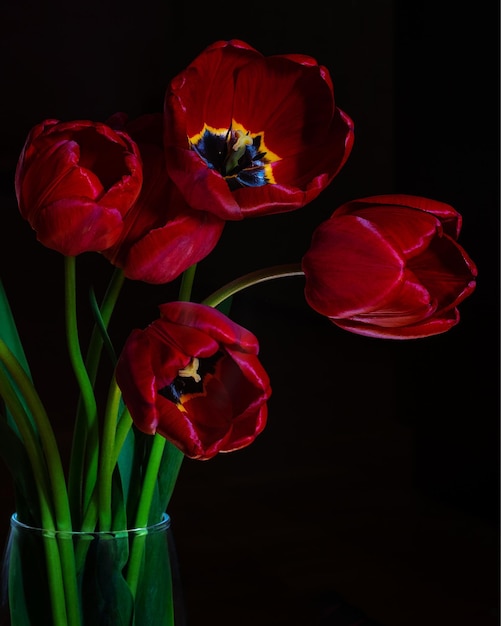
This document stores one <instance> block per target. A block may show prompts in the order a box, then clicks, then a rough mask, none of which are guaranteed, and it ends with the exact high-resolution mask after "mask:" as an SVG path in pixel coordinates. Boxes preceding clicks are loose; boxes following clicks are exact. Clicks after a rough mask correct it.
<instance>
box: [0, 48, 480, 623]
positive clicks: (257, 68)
mask: <svg viewBox="0 0 501 626" xmlns="http://www.w3.org/2000/svg"><path fill="white" fill-rule="evenodd" d="M161 108H162V107H160V109H161ZM353 141H354V123H353V121H352V119H351V118H350V117H349V116H348V115H347V114H346V113H345V112H344V111H343V110H341V109H340V108H339V107H338V106H337V103H336V100H335V97H334V88H333V82H332V79H331V76H330V74H329V71H328V69H327V68H326V67H324V66H322V65H320V64H319V63H318V62H317V61H316V60H315V59H313V58H311V57H309V56H306V55H303V54H282V55H275V56H269V57H266V56H263V55H262V54H261V53H260V52H258V51H257V50H255V49H254V48H253V47H251V46H250V45H248V44H247V43H245V42H242V41H238V40H232V41H218V42H216V43H214V44H212V45H211V46H209V47H208V48H207V49H205V50H203V51H202V52H201V53H200V54H199V56H198V57H196V58H195V59H194V60H193V61H192V63H190V65H189V66H188V67H187V68H186V69H185V70H184V71H182V72H181V73H180V74H179V75H177V76H175V77H174V78H173V79H172V80H171V81H170V82H169V84H168V85H167V89H166V94H165V100H164V103H163V110H159V111H157V112H152V113H147V114H145V115H142V116H140V117H138V118H136V119H129V118H128V116H127V115H126V114H124V113H121V112H119V113H115V114H113V115H111V117H110V118H109V119H107V120H106V121H104V122H101V121H92V120H71V121H63V120H58V119H46V120H44V121H42V122H41V123H39V124H37V125H36V126H35V127H34V128H33V129H32V130H31V131H30V132H29V134H28V137H27V139H26V142H25V145H24V147H23V149H22V152H21V154H20V157H19V161H18V165H17V170H16V177H15V190H16V196H17V200H18V206H19V211H20V214H21V216H22V218H24V220H26V221H27V222H28V224H29V225H30V226H31V227H32V229H33V230H34V231H35V233H36V237H37V240H38V241H39V242H40V243H41V244H42V245H44V246H46V247H47V248H50V249H51V250H55V251H57V252H59V253H60V254H61V255H62V261H63V263H64V274H63V272H62V276H63V275H64V280H62V283H63V284H64V295H65V300H64V302H65V324H66V328H65V333H66V338H67V345H68V354H69V357H70V361H71V365H72V368H73V372H74V375H75V378H76V381H77V383H78V389H79V395H78V397H77V398H75V406H74V415H75V417H74V427H73V443H72V449H71V454H70V458H69V464H68V467H65V466H64V463H63V461H62V457H61V455H60V452H59V450H58V445H57V436H56V433H55V432H54V430H53V428H52V426H51V421H50V416H49V415H48V413H47V411H46V410H45V408H44V398H43V394H42V392H41V390H38V389H37V382H36V380H32V377H31V374H30V368H29V365H28V363H27V361H26V358H25V353H24V351H23V346H22V343H23V341H22V337H20V336H19V334H18V331H17V329H16V324H15V320H14V317H13V315H12V312H11V309H10V306H9V301H8V297H7V294H6V293H5V291H4V290H3V289H1V290H0V314H1V317H0V396H1V398H2V399H3V402H2V404H1V406H0V428H1V434H0V452H1V454H2V456H3V458H4V460H5V463H6V465H7V467H8V469H9V470H10V472H11V474H12V477H13V479H14V483H15V491H16V508H17V514H18V517H19V518H20V519H21V521H22V522H24V523H26V524H30V525H34V526H38V527H40V528H44V529H54V530H58V531H61V530H62V531H75V530H76V531H82V532H95V531H110V532H112V531H117V530H120V529H127V528H140V527H144V526H147V525H148V524H152V523H156V522H157V521H158V520H160V519H161V517H162V514H163V513H164V512H165V511H166V510H167V509H168V505H169V500H170V498H171V495H172V492H173V489H174V487H175V483H176V478H177V476H178V472H179V470H180V467H181V463H182V460H183V458H184V457H185V456H186V457H189V458H192V459H200V460H207V459H211V458H212V457H214V456H215V455H217V454H218V453H221V452H230V451H234V450H238V449H240V448H243V447H245V446H248V445H249V444H250V443H252V442H253V441H254V439H255V438H256V437H257V436H258V435H259V434H260V433H262V432H263V430H264V428H265V426H266V421H267V401H268V399H269V398H270V394H271V385H270V381H269V378H268V375H267V373H266V371H265V369H264V368H263V366H262V364H261V363H260V361H259V356H258V353H259V343H258V339H257V338H256V336H255V335H254V334H253V333H252V332H251V331H250V330H248V329H246V328H243V327H242V326H241V325H239V324H238V323H236V322H235V321H233V320H232V319H231V307H230V304H231V298H232V297H234V296H235V294H237V293H238V292H239V291H241V290H242V289H246V288H248V287H250V286H252V285H255V284H258V283H261V282H263V281H269V280H278V279H280V278H282V277H290V276H297V277H299V280H298V285H299V286H300V288H302V289H304V296H305V298H306V301H307V303H308V304H309V305H310V306H311V307H312V308H313V309H314V310H315V311H317V312H318V314H319V315H323V316H326V317H328V318H329V319H330V320H331V321H332V322H333V325H336V326H338V327H340V328H342V329H345V330H347V331H350V332H353V333H357V334H360V335H366V336H368V337H376V338H383V339H397V340H398V339H414V338H419V337H427V336H430V335H435V334H438V333H443V332H445V331H448V330H449V329H450V328H452V327H453V326H454V325H455V324H457V323H458V321H459V314H458V305H459V304H460V303H461V301H462V300H464V299H465V298H466V297H467V296H469V295H470V294H471V293H472V292H473V290H474V288H475V277H476V268H475V264H474V263H473V261H472V260H471V259H470V258H469V256H468V254H467V253H466V252H465V250H464V249H463V248H462V247H461V246H460V244H459V243H458V241H457V240H458V236H459V234H460V230H461V225H462V224H461V215H460V214H459V213H458V212H457V211H456V210H455V209H454V208H453V207H451V206H449V205H447V204H445V203H443V202H440V201H437V200H432V199H427V198H422V197H416V196H409V195H391V194H389V195H383V196H374V197H367V198H362V199H353V200H352V201H350V202H347V203H345V204H343V205H342V206H340V207H338V208H336V209H335V210H334V211H333V213H332V215H331V217H330V218H329V219H328V220H327V221H324V222H323V223H320V224H319V225H318V227H317V228H316V229H315V231H314V232H313V233H312V239H311V246H310V248H309V249H308V250H305V251H304V255H303V257H302V258H301V259H296V260H294V261H293V262H292V263H291V264H289V265H280V266H275V267H267V268H258V269H257V270H256V271H255V272H251V273H250V274H247V275H245V276H241V277H235V280H233V281H232V282H230V283H228V284H225V285H222V286H221V288H220V289H218V290H217V291H216V292H214V293H212V294H206V296H205V298H204V299H203V300H202V301H200V302H194V301H193V300H192V287H193V284H194V280H195V279H196V268H197V264H199V263H200V262H202V261H203V259H205V258H206V257H207V256H208V255H209V254H210V253H211V252H212V250H213V249H214V248H215V246H216V245H217V243H218V241H219V239H220V237H221V235H222V233H223V229H224V227H225V224H226V223H227V222H228V221H245V220H247V219H251V218H253V219H257V218H259V219H262V218H264V217H265V216H267V215H271V214H278V213H283V212H287V211H293V210H297V209H300V208H303V207H305V206H306V205H311V207H310V206H309V208H308V210H314V202H313V201H314V200H315V199H316V198H317V197H318V195H319V194H320V193H321V192H322V191H323V190H324V189H325V188H326V187H327V186H328V185H330V184H331V183H332V181H333V180H334V179H335V178H336V176H337V174H338V173H339V172H340V170H341V169H342V168H343V165H344V164H345V163H346V161H347V159H348V157H349V155H350V152H351V149H352V146H353ZM243 227H245V226H243ZM87 253H97V254H99V255H100V256H101V257H102V259H103V263H104V264H105V266H106V268H107V269H109V284H108V287H107V289H106V291H105V292H104V293H103V294H100V295H99V297H98V294H96V293H95V291H94V290H91V292H90V295H89V298H88V306H89V308H90V310H91V311H92V316H93V320H94V327H93V330H92V334H91V335H90V339H89V341H88V343H87V345H85V346H84V345H82V343H83V342H82V336H83V333H82V330H81V329H80V328H79V324H78V321H79V320H78V316H77V311H78V306H79V303H80V300H79V297H80V292H79V290H78V272H77V264H78V259H79V256H80V255H83V254H87ZM50 279H51V280H53V277H51V278H50ZM125 281H130V283H131V289H133V287H134V281H141V282H144V283H149V284H154V285H162V284H166V283H172V282H174V281H179V291H178V298H177V300H175V301H168V302H163V303H161V304H160V305H159V316H158V318H157V319H155V320H152V321H151V324H149V325H148V326H147V327H146V328H140V329H131V332H130V335H129V336H128V338H127V340H126V341H125V343H124V345H120V346H114V345H113V342H112V340H111V338H110V334H111V333H110V332H109V327H110V324H112V323H113V316H120V319H122V316H123V315H126V311H120V310H116V309H117V306H116V305H118V303H119V295H120V292H121V289H122V286H123V285H124V283H125ZM300 281H302V282H300ZM45 305H46V306H50V305H51V303H50V302H48V303H45ZM51 365H52V364H51V363H50V355H49V357H48V364H47V366H48V367H50V366H51ZM103 381H104V382H103ZM56 384H57V381H56ZM98 384H99V385H100V386H102V385H103V384H104V386H105V387H106V389H107V394H106V401H105V402H104V403H100V402H99V400H100V397H99V395H98V394H96V387H97V385H98ZM56 392H57V390H56ZM60 559H61V563H62V571H63V578H65V577H66V578H70V579H72V580H74V581H78V580H79V570H78V562H77V565H75V561H74V559H73V558H71V557H70V558H66V557H65V555H64V554H61V555H60ZM123 571H124V580H126V582H127V584H128V585H129V587H130V589H131V593H132V596H134V588H135V587H134V584H133V583H134V581H133V580H131V577H130V576H128V575H127V567H126V565H125V566H124V568H123ZM69 587H71V585H69ZM65 593H66V595H65V597H64V598H63V599H62V600H61V598H59V601H61V602H62V603H63V604H64V605H65V606H66V609H67V610H66V614H67V615H70V614H71V610H70V609H69V608H68V607H69V603H70V601H69V600H68V595H67V592H65ZM57 601H58V600H57V598H56V600H55V602H57ZM132 606H133V603H132ZM131 611H132V612H134V609H133V608H132V609H131ZM62 613H63V615H64V614H65V611H62ZM65 619H67V620H68V621H65ZM72 619H73V621H72ZM72 619H70V617H66V618H62V619H61V620H60V621H59V622H57V624H58V626H64V625H65V624H66V623H68V624H72V626H73V625H74V624H78V623H79V622H78V619H79V617H78V615H77V616H74V617H73V618H72ZM149 619H150V622H151V623H155V624H157V623H160V622H157V621H155V619H154V617H151V616H150V618H149ZM54 623H56V622H54ZM124 623H129V621H127V622H124ZM130 623H132V622H130ZM137 623H139V621H138V618H137V617H136V624H137Z"/></svg>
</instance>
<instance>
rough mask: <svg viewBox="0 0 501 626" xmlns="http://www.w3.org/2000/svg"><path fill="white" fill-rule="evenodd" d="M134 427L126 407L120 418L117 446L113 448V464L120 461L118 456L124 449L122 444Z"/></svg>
mask: <svg viewBox="0 0 501 626" xmlns="http://www.w3.org/2000/svg"><path fill="white" fill-rule="evenodd" d="M131 428H132V418H131V416H130V413H129V409H128V408H127V407H125V408H124V410H123V411H122V414H121V415H120V417H119V419H118V424H117V429H116V433H115V448H114V450H113V461H112V462H113V465H114V466H115V465H116V464H117V463H118V457H119V456H120V452H121V450H122V446H123V445H124V443H125V440H126V439H127V435H128V434H129V431H130V429H131Z"/></svg>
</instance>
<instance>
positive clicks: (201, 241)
mask: <svg viewBox="0 0 501 626" xmlns="http://www.w3.org/2000/svg"><path fill="white" fill-rule="evenodd" d="M108 123H109V124H110V125H112V126H113V127H119V128H122V129H123V130H126V131H127V132H128V133H129V134H130V136H131V137H132V138H133V140H134V141H135V142H136V143H137V145H138V146H139V150H140V154H141V158H142V162H143V176H144V181H143V186H142V189H141V194H140V196H139V198H138V199H137V201H136V202H135V203H134V206H133V207H132V209H131V210H130V211H129V212H128V213H127V215H126V216H125V218H124V228H123V230H122V234H121V235H120V237H119V239H118V241H117V243H116V244H115V245H114V246H112V247H111V248H110V249H108V250H104V251H103V256H105V257H106V258H107V259H109V260H110V261H111V262H112V263H113V265H116V266H117V267H120V268H121V269H122V270H123V272H124V275H125V276H126V277H127V278H130V279H132V280H142V281H144V282H147V283H152V284H161V283H167V282H170V281H172V280H174V279H175V278H176V277H177V276H179V275H180V274H181V273H182V272H184V271H185V270H186V269H188V267H190V266H191V265H193V264H195V263H198V261H201V260H202V259H203V258H204V257H206V256H207V255H208V254H209V253H210V252H211V251H212V250H213V248H214V247H215V245H216V244H217V242H218V241H219V238H220V236H221V233H222V231H223V227H224V224H225V222H224V220H221V219H220V218H218V217H216V216H215V215H213V214H212V213H208V212H206V211H196V210H194V209H192V208H191V207H189V206H188V205H187V204H186V201H185V200H184V198H183V197H182V195H181V194H180V193H179V191H178V190H177V188H176V186H175V185H174V183H173V182H172V180H171V179H170V178H169V176H168V175H167V172H166V169H165V158H164V150H163V139H162V126H163V120H162V114H161V113H158V114H151V115H143V116H141V117H139V118H137V119H135V120H131V121H128V120H127V118H126V116H124V115H123V114H117V115H115V116H114V117H113V118H111V119H110V120H108Z"/></svg>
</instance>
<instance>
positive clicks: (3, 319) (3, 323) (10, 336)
mask: <svg viewBox="0 0 501 626" xmlns="http://www.w3.org/2000/svg"><path fill="white" fill-rule="evenodd" d="M0 333H1V337H2V339H3V341H4V342H5V343H6V345H7V347H8V348H9V350H10V351H11V352H12V354H13V355H14V356H15V357H16V359H17V360H18V361H19V363H20V365H21V367H22V368H23V369H24V371H25V372H26V373H27V374H28V377H29V378H30V380H31V379H32V378H31V372H30V368H29V365H28V360H27V358H26V354H25V352H24V348H23V345H22V343H21V338H20V337H19V333H18V330H17V326H16V322H15V320H14V315H13V313H12V309H11V308H10V304H9V300H8V298H7V294H6V292H5V289H4V286H3V283H2V281H1V280H0ZM0 367H1V368H2V369H3V370H4V371H5V372H6V369H5V367H4V366H3V365H2V364H1V363H0ZM6 375H7V377H8V378H9V380H11V381H12V377H11V376H10V374H9V373H8V372H6ZM12 382H14V381H12ZM14 388H15V389H16V393H17V396H18V398H19V400H20V401H21V403H22V405H23V407H24V408H25V410H26V413H27V415H28V416H29V418H30V420H31V423H32V424H33V425H34V424H35V423H34V420H33V418H32V415H31V413H30V411H29V410H28V407H27V405H26V401H25V399H24V397H23V395H22V394H21V392H19V391H18V388H17V385H16V384H15V383H14ZM7 416H8V421H9V424H10V426H12V427H13V428H14V430H16V431H17V427H16V425H15V422H14V420H13V419H12V416H11V415H10V413H9V411H8V410H7Z"/></svg>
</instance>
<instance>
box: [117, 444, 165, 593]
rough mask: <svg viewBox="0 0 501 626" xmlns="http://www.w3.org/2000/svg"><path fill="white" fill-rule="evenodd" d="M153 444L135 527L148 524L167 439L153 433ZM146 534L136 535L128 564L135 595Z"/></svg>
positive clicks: (128, 576)
mask: <svg viewBox="0 0 501 626" xmlns="http://www.w3.org/2000/svg"><path fill="white" fill-rule="evenodd" d="M153 437H154V439H153V445H152V446H151V451H150V458H149V459H148V465H147V467H146V472H145V475H144V481H143V488H142V490H141V496H140V498H139V503H138V506H137V511H136V519H135V520H134V527H135V528H144V527H145V526H147V524H148V517H149V513H150V507H151V501H152V499H153V493H154V490H155V484H156V481H157V477H158V471H159V469H160V464H161V462H162V455H163V452H164V448H165V443H166V440H165V439H164V437H162V436H161V435H153ZM144 538H145V535H137V536H136V537H134V540H133V542H132V547H131V551H130V557H129V563H128V566H127V583H128V585H129V587H130V589H131V592H132V595H133V597H135V595H136V590H137V584H138V580H139V572H140V569H141V559H142V556H143V547H144Z"/></svg>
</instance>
